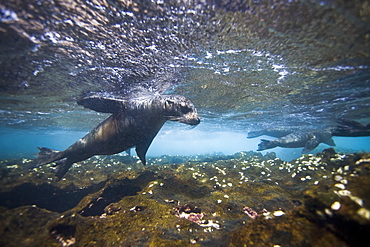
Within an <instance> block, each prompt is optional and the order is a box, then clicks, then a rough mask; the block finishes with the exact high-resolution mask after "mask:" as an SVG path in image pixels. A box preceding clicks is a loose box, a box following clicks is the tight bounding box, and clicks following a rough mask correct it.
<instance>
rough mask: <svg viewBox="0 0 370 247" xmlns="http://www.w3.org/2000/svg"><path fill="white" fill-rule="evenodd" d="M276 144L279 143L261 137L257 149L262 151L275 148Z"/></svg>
mask: <svg viewBox="0 0 370 247" xmlns="http://www.w3.org/2000/svg"><path fill="white" fill-rule="evenodd" d="M276 146H277V145H276V144H275V143H274V141H269V140H265V139H261V142H260V144H258V149H257V151H262V150H266V149H270V148H274V147H276Z"/></svg>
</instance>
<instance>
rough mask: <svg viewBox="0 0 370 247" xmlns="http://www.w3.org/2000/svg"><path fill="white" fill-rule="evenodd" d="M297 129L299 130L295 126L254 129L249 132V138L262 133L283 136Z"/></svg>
mask: <svg viewBox="0 0 370 247" xmlns="http://www.w3.org/2000/svg"><path fill="white" fill-rule="evenodd" d="M295 131H297V129H293V128H273V129H263V130H253V131H249V132H248V136H247V138H255V137H259V136H262V135H267V136H272V137H283V136H286V135H288V134H291V133H292V132H295Z"/></svg>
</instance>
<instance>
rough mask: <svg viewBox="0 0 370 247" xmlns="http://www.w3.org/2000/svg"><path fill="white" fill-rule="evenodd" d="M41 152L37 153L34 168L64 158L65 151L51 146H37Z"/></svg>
mask: <svg viewBox="0 0 370 247" xmlns="http://www.w3.org/2000/svg"><path fill="white" fill-rule="evenodd" d="M37 148H38V149H39V150H40V152H39V153H38V154H37V158H36V159H35V160H34V162H33V166H32V168H35V167H39V166H42V165H46V164H49V163H51V162H54V161H56V160H59V159H62V158H63V156H64V152H60V151H56V150H53V149H50V148H44V147H41V148H40V147H37Z"/></svg>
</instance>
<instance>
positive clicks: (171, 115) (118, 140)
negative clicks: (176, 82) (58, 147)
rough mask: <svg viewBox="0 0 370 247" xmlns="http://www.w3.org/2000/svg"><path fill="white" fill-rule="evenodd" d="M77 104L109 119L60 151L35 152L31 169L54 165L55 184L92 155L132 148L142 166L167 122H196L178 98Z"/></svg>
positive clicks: (193, 113) (92, 99)
mask: <svg viewBox="0 0 370 247" xmlns="http://www.w3.org/2000/svg"><path fill="white" fill-rule="evenodd" d="M77 103H78V104H79V105H83V106H84V107H86V108H90V109H92V110H95V111H98V112H105V113H112V115H111V116H110V117H108V118H107V119H106V120H104V121H103V122H102V123H100V124H99V125H98V126H97V127H95V128H94V129H93V130H91V131H90V132H89V133H88V134H87V135H86V136H84V137H83V138H81V139H80V140H78V141H77V142H75V143H74V144H73V145H71V146H70V147H69V148H67V149H66V150H64V151H55V150H52V149H49V148H44V147H43V148H38V149H39V150H40V152H39V153H38V157H37V159H36V160H35V166H34V167H38V166H41V165H45V164H49V163H51V162H56V164H57V167H56V176H57V180H58V181H59V180H60V179H61V178H62V177H63V176H64V175H65V174H66V172H67V171H68V169H69V168H70V167H71V166H72V164H73V163H76V162H79V161H83V160H85V159H88V158H90V157H92V156H94V155H110V154H117V153H120V152H122V151H125V150H128V149H130V148H132V147H136V153H137V155H138V156H139V158H140V160H141V162H142V163H143V164H144V165H145V164H146V159H145V155H146V152H147V150H148V148H149V146H150V144H151V143H152V141H153V139H154V137H155V136H156V135H157V133H158V132H159V130H160V129H161V128H162V126H163V124H164V123H165V122H166V121H167V120H170V121H177V122H180V123H185V124H189V125H197V124H199V122H200V119H199V116H198V114H197V110H196V109H195V107H194V105H193V103H192V102H191V101H190V100H189V99H187V98H185V97H184V96H180V95H156V96H146V97H139V98H133V99H128V100H126V99H115V98H111V97H104V96H100V95H92V96H88V97H84V98H82V99H81V100H79V101H78V102H77Z"/></svg>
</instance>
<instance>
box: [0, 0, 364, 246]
mask: <svg viewBox="0 0 370 247" xmlns="http://www.w3.org/2000/svg"><path fill="white" fill-rule="evenodd" d="M369 66H370V4H369V2H368V1H364V0H355V1H341V0H332V1H316V0H308V1H299V0H296V1H295V0H294V1H292V0H289V1H288V0H286V1H285V0H278V1H264V0H261V1H260V0H256V1H249V0H246V1H244V0H240V1H227V0H225V1H217V0H199V1H197V0H194V1H172V0H168V1H161V0H158V1H154V0H153V1H125V0H123V1H113V0H91V1H90V0H76V1H66V0H40V1H29V0H10V1H6V2H1V3H0V160H1V162H0V166H1V172H0V175H1V191H0V203H1V205H0V207H1V209H3V210H2V212H3V213H2V214H1V217H0V221H1V222H2V224H1V227H0V239H1V240H0V245H2V246H20V245H23V246H73V245H76V246H92V245H97V246H102V245H110V246H122V245H123V246H149V245H150V246H176V245H177V246H186V245H192V246H193V245H200V246H209V245H211V246H228V245H229V246H273V245H277V246H279V245H280V246H332V245H333V244H334V245H337V246H359V245H358V244H359V243H363V240H364V239H365V237H366V232H368V230H369V229H370V211H369V210H370V199H369V194H370V192H369V189H368V188H370V187H369V183H370V179H369V174H368V166H369V164H370V162H369V154H368V153H369V152H370V137H369V136H366V135H364V136H346V137H344V136H333V138H332V139H333V141H334V143H335V144H336V145H335V146H330V145H328V144H325V143H320V144H319V145H318V146H317V147H316V148H314V149H313V150H310V151H309V152H308V153H305V154H303V153H302V149H303V146H302V145H301V146H300V147H295V148H284V147H275V148H271V149H266V150H263V151H260V152H256V151H257V150H258V148H259V144H260V142H261V139H267V140H271V141H272V140H274V139H276V138H277V137H272V136H268V135H260V136H257V137H255V138H247V137H248V133H250V132H253V131H264V130H269V129H278V130H284V131H285V130H288V132H289V131H290V130H291V132H299V133H302V132H304V131H307V130H313V129H314V130H317V131H318V132H320V133H322V132H324V131H325V130H328V129H330V130H333V129H334V128H336V126H337V125H338V121H340V120H341V119H346V120H350V121H356V122H358V123H360V124H362V125H363V126H366V125H368V124H369V123H370V68H369ZM91 92H100V93H106V94H109V95H113V96H117V97H120V98H125V99H132V98H136V97H141V96H146V95H159V94H179V95H183V96H186V97H187V98H189V99H190V100H191V101H192V102H193V103H194V105H195V107H196V109H197V112H198V114H199V116H200V119H201V122H200V124H199V125H197V126H195V127H194V126H192V127H189V126H187V125H183V124H181V123H177V122H167V123H166V124H165V125H164V126H163V128H162V129H161V131H160V132H159V133H158V135H157V136H156V137H155V139H154V141H153V143H152V144H151V146H150V148H149V150H148V153H147V157H148V166H146V167H143V166H142V164H141V163H140V161H139V160H138V157H136V153H135V150H131V151H130V152H129V153H130V154H128V153H125V152H122V153H120V154H118V155H112V156H95V157H92V158H90V159H87V160H85V161H82V162H78V163H76V164H75V165H73V166H72V167H71V169H70V170H69V171H68V173H67V174H66V176H65V177H64V178H63V179H62V180H61V181H59V182H57V181H56V179H55V176H53V170H54V169H55V168H54V167H53V165H45V166H42V167H39V168H33V169H32V168H30V164H31V163H32V159H34V158H35V157H36V155H35V154H36V153H37V152H38V149H37V148H36V147H48V148H52V149H56V150H64V149H66V148H68V147H69V146H70V145H71V144H73V143H74V142H75V141H77V140H78V139H79V138H81V137H83V136H84V135H85V134H87V133H88V132H89V131H90V130H91V129H92V128H94V127H95V126H97V125H98V124H99V123H100V122H102V121H103V120H104V119H106V118H107V117H108V116H109V115H110V114H107V113H100V112H96V111H93V110H91V109H86V108H83V107H82V106H81V105H78V104H77V101H78V100H79V99H80V98H81V96H82V95H86V94H87V93H91ZM328 148H333V149H328ZM161 184H162V185H161ZM154 188H155V189H154ZM54 202H55V203H54ZM22 215H23V216H24V217H23V216H22ZM22 217H23V218H22ZM34 218H37V219H42V221H40V222H39V223H38V224H36V225H37V227H35V228H34V229H30V228H29V226H32V224H34V223H33V219H34ZM155 222H157V223H155ZM348 222H350V223H348ZM345 223H346V224H347V223H348V224H347V226H350V227H345V226H343V224H345ZM19 229H23V231H19ZM87 229H93V230H91V231H89V230H87ZM258 229H263V232H264V234H260V233H259V232H258ZM293 229H299V230H297V231H293ZM351 229H352V230H351ZM97 232H99V233H97ZM304 239H305V240H304ZM305 241H306V242H305ZM361 241H362V242H361Z"/></svg>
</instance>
